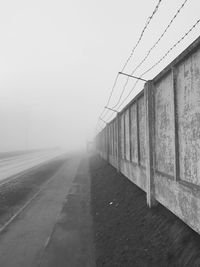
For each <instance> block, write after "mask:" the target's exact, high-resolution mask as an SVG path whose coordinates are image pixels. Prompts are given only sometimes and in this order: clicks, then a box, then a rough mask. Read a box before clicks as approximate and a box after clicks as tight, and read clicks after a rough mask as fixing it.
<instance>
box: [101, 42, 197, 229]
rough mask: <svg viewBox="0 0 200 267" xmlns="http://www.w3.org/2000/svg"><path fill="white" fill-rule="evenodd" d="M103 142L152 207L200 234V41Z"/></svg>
mask: <svg viewBox="0 0 200 267" xmlns="http://www.w3.org/2000/svg"><path fill="white" fill-rule="evenodd" d="M107 132H109V135H108V136H107V135H106V133H107ZM102 138H103V139H105V140H104V141H103V140H102ZM97 139H98V140H99V141H98V144H99V146H98V150H99V152H100V154H101V155H102V156H103V157H104V158H106V159H107V160H109V162H110V163H111V164H112V165H113V166H114V167H116V168H117V169H118V170H119V171H121V172H122V173H123V174H124V175H125V176H126V177H127V178H128V179H130V180H131V181H132V182H133V183H135V184H136V185H138V186H139V187H140V188H142V189H143V190H144V191H145V192H146V194H147V204H148V205H149V206H153V205H155V204H156V202H157V201H158V202H160V203H162V204H163V205H164V206H165V207H167V208H168V209H169V210H171V211H172V212H173V213H174V214H176V215H177V216H178V217H179V218H181V219H182V220H183V221H184V222H185V223H187V224H188V225H189V226H190V227H192V228H193V229H194V230H195V231H197V232H198V233H200V38H198V39H197V40H196V41H195V42H194V43H193V44H192V45H191V46H190V47H188V48H187V49H186V50H185V51H184V52H183V53H182V54H181V55H179V56H178V57H177V58H176V59H175V60H174V61H173V62H172V63H171V64H169V65H168V66H167V67H166V68H165V69H164V70H163V71H162V72H161V73H160V74H159V75H157V76H156V77H155V78H154V79H153V80H152V81H149V82H147V83H146V84H145V86H144V90H143V91H142V92H141V93H140V94H138V95H137V96H136V97H135V98H134V99H133V100H132V101H131V102H130V103H129V104H128V105H127V106H126V107H125V108H124V109H123V110H122V111H121V112H120V113H119V114H118V116H117V117H116V118H115V119H114V120H113V121H112V122H111V123H109V124H108V125H107V127H106V128H105V129H104V130H103V131H102V132H101V133H100V134H99V135H98V137H97ZM106 143H108V144H109V145H108V146H106V145H105V144H106ZM106 155H108V156H106Z"/></svg>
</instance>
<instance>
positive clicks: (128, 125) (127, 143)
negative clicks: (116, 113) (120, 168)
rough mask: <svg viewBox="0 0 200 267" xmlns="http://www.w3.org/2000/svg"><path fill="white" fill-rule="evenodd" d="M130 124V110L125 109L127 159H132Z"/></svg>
mask: <svg viewBox="0 0 200 267" xmlns="http://www.w3.org/2000/svg"><path fill="white" fill-rule="evenodd" d="M129 127H130V124H129V110H128V109H127V110H126V111H125V147H126V149H125V150H126V155H125V158H126V160H128V161H130V129H129Z"/></svg>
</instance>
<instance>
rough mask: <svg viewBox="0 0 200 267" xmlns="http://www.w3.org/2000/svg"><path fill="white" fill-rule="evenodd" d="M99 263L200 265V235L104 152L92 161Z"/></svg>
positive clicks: (107, 265)
mask: <svg viewBox="0 0 200 267" xmlns="http://www.w3.org/2000/svg"><path fill="white" fill-rule="evenodd" d="M90 172H91V179H92V181H91V205H92V215H93V220H94V240H95V248H96V249H95V250H96V264H97V267H102V266H104V267H129V266H131V267H133V266H139V267H145V266H152V267H157V266H159V267H165V266H169V267H175V266H180V267H184V266H188V267H195V266H196V267H197V266H200V236H199V235H198V234H196V233H195V232H194V231H193V230H191V229H190V228H189V227H188V226H187V225H185V224H184V223H183V222H182V221H181V220H179V219H178V218H177V217H176V216H175V215H173V214H172V213H171V212H170V211H168V210H167V209H165V208H164V207H163V206H162V205H160V204H158V205H157V206H156V207H155V208H153V209H149V208H148V207H147V205H146V196H145V193H144V192H143V191H142V190H141V189H139V188H138V187H137V186H136V185H134V184H133V183H131V182H130V181H129V180H128V179H127V178H126V177H124V176H123V175H122V174H118V173H117V172H116V170H115V169H114V168H113V167H112V166H111V165H109V164H107V163H106V162H105V161H103V160H101V159H100V158H99V157H98V156H95V157H92V158H91V161H90Z"/></svg>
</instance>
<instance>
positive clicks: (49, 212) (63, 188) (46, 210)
mask: <svg viewBox="0 0 200 267" xmlns="http://www.w3.org/2000/svg"><path fill="white" fill-rule="evenodd" d="M78 164H79V159H78V158H77V157H75V158H74V157H72V158H71V159H70V160H68V162H67V163H66V164H65V165H64V166H63V167H62V168H61V169H60V170H59V171H58V172H57V173H56V174H55V175H54V176H53V177H52V179H51V180H49V181H48V182H47V183H46V184H45V185H44V187H43V190H42V191H41V193H40V194H39V195H38V197H37V198H36V199H35V200H34V202H32V204H31V205H30V206H29V207H27V209H26V210H25V211H24V212H22V213H21V215H20V216H19V217H18V218H17V219H16V220H15V221H14V222H13V223H12V224H11V225H10V226H9V227H8V228H7V229H6V231H5V232H3V233H2V234H1V235H0V266H2V267H27V266H28V267H36V266H37V265H38V263H39V259H40V257H41V255H42V252H43V250H44V247H45V244H46V242H47V240H48V238H49V236H50V235H51V233H52V229H53V226H54V224H55V222H56V219H57V216H58V214H59V212H60V210H61V207H62V203H63V200H64V198H65V196H66V194H67V193H68V190H69V188H70V186H71V183H72V180H73V179H74V176H75V174H76V170H77V166H78Z"/></svg>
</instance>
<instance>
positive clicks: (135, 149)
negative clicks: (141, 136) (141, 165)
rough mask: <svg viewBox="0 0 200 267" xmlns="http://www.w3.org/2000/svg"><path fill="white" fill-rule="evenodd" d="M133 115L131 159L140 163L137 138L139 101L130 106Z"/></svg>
mask: <svg viewBox="0 0 200 267" xmlns="http://www.w3.org/2000/svg"><path fill="white" fill-rule="evenodd" d="M130 115H131V119H130V120H131V137H130V138H131V160H132V162H135V163H138V138H137V130H138V129H137V103H136V102H135V103H133V104H132V106H131V107H130Z"/></svg>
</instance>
